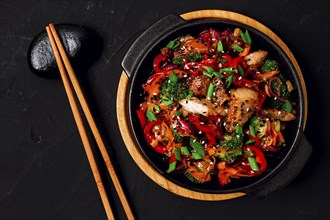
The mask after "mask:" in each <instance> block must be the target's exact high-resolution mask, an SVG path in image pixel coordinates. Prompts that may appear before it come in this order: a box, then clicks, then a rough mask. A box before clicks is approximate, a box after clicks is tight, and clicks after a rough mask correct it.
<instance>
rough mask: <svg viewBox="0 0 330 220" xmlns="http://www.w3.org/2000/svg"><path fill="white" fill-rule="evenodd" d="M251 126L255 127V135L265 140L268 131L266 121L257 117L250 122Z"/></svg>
mask: <svg viewBox="0 0 330 220" xmlns="http://www.w3.org/2000/svg"><path fill="white" fill-rule="evenodd" d="M250 126H251V127H253V129H254V131H255V134H256V136H257V137H258V138H261V139H262V138H264V137H265V133H266V130H267V124H266V122H265V121H263V120H260V119H258V118H257V116H254V117H252V118H251V120H250Z"/></svg>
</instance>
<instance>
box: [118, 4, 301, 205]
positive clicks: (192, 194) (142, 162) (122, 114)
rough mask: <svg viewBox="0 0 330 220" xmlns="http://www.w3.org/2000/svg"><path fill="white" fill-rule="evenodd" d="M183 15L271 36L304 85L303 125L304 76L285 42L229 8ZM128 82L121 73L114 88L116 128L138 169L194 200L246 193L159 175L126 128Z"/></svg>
mask: <svg viewBox="0 0 330 220" xmlns="http://www.w3.org/2000/svg"><path fill="white" fill-rule="evenodd" d="M181 17H182V18H184V19H185V20H196V19H222V20H230V21H235V22H239V23H242V24H245V25H249V26H252V27H254V28H256V29H258V30H259V31H261V32H263V33H264V34H266V35H267V36H269V37H270V38H271V39H273V40H274V41H275V42H276V43H277V44H278V45H279V46H280V47H281V48H282V49H283V50H284V51H285V53H286V54H287V56H288V57H289V58H290V60H291V61H292V63H293V65H294V67H295V69H296V71H297V73H298V75H299V78H300V80H301V84H302V88H303V94H304V99H305V102H304V110H305V115H304V123H303V125H304V127H305V125H306V120H307V92H306V86H305V82H304V78H303V75H302V72H301V70H300V68H299V65H298V63H297V61H296V59H295V58H294V56H293V54H292V53H291V51H290V50H289V48H288V47H287V46H286V45H285V43H284V42H283V41H282V40H281V39H280V38H279V37H278V36H277V35H276V34H275V33H274V32H272V31H271V30H270V29H269V28H267V27H266V26H264V25H263V24H261V23H260V22H258V21H256V20H254V19H252V18H249V17H247V16H244V15H242V14H238V13H235V12H229V11H223V10H201V11H194V12H189V13H186V14H182V15H181ZM128 84H129V81H128V77H127V75H126V74H125V72H122V75H121V78H120V81H119V86H118V90H117V120H118V124H119V129H120V132H121V135H122V138H123V140H124V142H125V145H126V147H127V150H128V152H129V153H130V155H131V156H132V158H133V160H134V161H135V163H136V164H137V165H138V166H139V167H140V169H141V170H142V171H143V172H144V173H145V174H146V175H147V176H148V177H149V178H150V179H152V180H153V181H154V182H156V183H157V184H158V185H160V186H161V187H163V188H165V189H166V190H168V191H170V192H173V193H175V194H177V195H180V196H183V197H187V198H192V199H197V200H209V201H221V200H228V199H233V198H237V197H241V196H244V195H245V193H243V192H237V193H227V194H207V193H200V192H196V191H192V190H188V189H186V188H183V187H181V186H178V185H176V184H174V183H173V182H171V181H169V180H167V179H166V178H164V177H163V176H162V175H161V174H159V173H158V172H157V171H156V170H155V169H154V168H153V167H152V166H151V165H150V164H149V163H148V162H147V160H146V159H145V158H144V156H143V155H142V154H141V153H140V151H139V150H138V148H137V146H136V144H135V142H134V138H133V137H132V135H131V133H130V129H129V122H128V121H127V118H128V117H127V115H126V114H127V106H126V104H127V103H126V98H127V92H128V91H127V87H128Z"/></svg>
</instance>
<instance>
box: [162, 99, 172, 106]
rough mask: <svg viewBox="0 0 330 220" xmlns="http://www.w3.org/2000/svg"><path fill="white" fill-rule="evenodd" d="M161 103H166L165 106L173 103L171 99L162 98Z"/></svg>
mask: <svg viewBox="0 0 330 220" xmlns="http://www.w3.org/2000/svg"><path fill="white" fill-rule="evenodd" d="M162 103H163V104H164V105H167V106H169V105H171V104H172V103H173V100H170V99H169V100H164V99H163V100H162Z"/></svg>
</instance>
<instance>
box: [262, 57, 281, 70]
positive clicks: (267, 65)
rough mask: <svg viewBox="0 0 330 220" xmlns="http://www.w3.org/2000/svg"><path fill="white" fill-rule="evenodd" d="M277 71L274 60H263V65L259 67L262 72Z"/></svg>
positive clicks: (276, 64)
mask: <svg viewBox="0 0 330 220" xmlns="http://www.w3.org/2000/svg"><path fill="white" fill-rule="evenodd" d="M277 69H278V63H277V61H276V60H269V59H268V60H265V62H264V64H263V65H262V67H261V71H262V72H270V71H273V70H277Z"/></svg>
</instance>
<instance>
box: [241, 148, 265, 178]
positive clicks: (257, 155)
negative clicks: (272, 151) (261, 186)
mask: <svg viewBox="0 0 330 220" xmlns="http://www.w3.org/2000/svg"><path fill="white" fill-rule="evenodd" d="M243 149H244V150H245V151H249V150H250V151H252V152H253V153H254V155H255V159H256V162H257V164H258V165H259V171H257V173H258V174H259V173H261V172H263V171H265V170H266V168H267V160H266V158H265V155H264V153H263V152H262V151H261V150H260V149H259V148H258V147H256V146H253V145H247V146H245V147H244V148H243ZM253 172H256V171H253Z"/></svg>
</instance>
